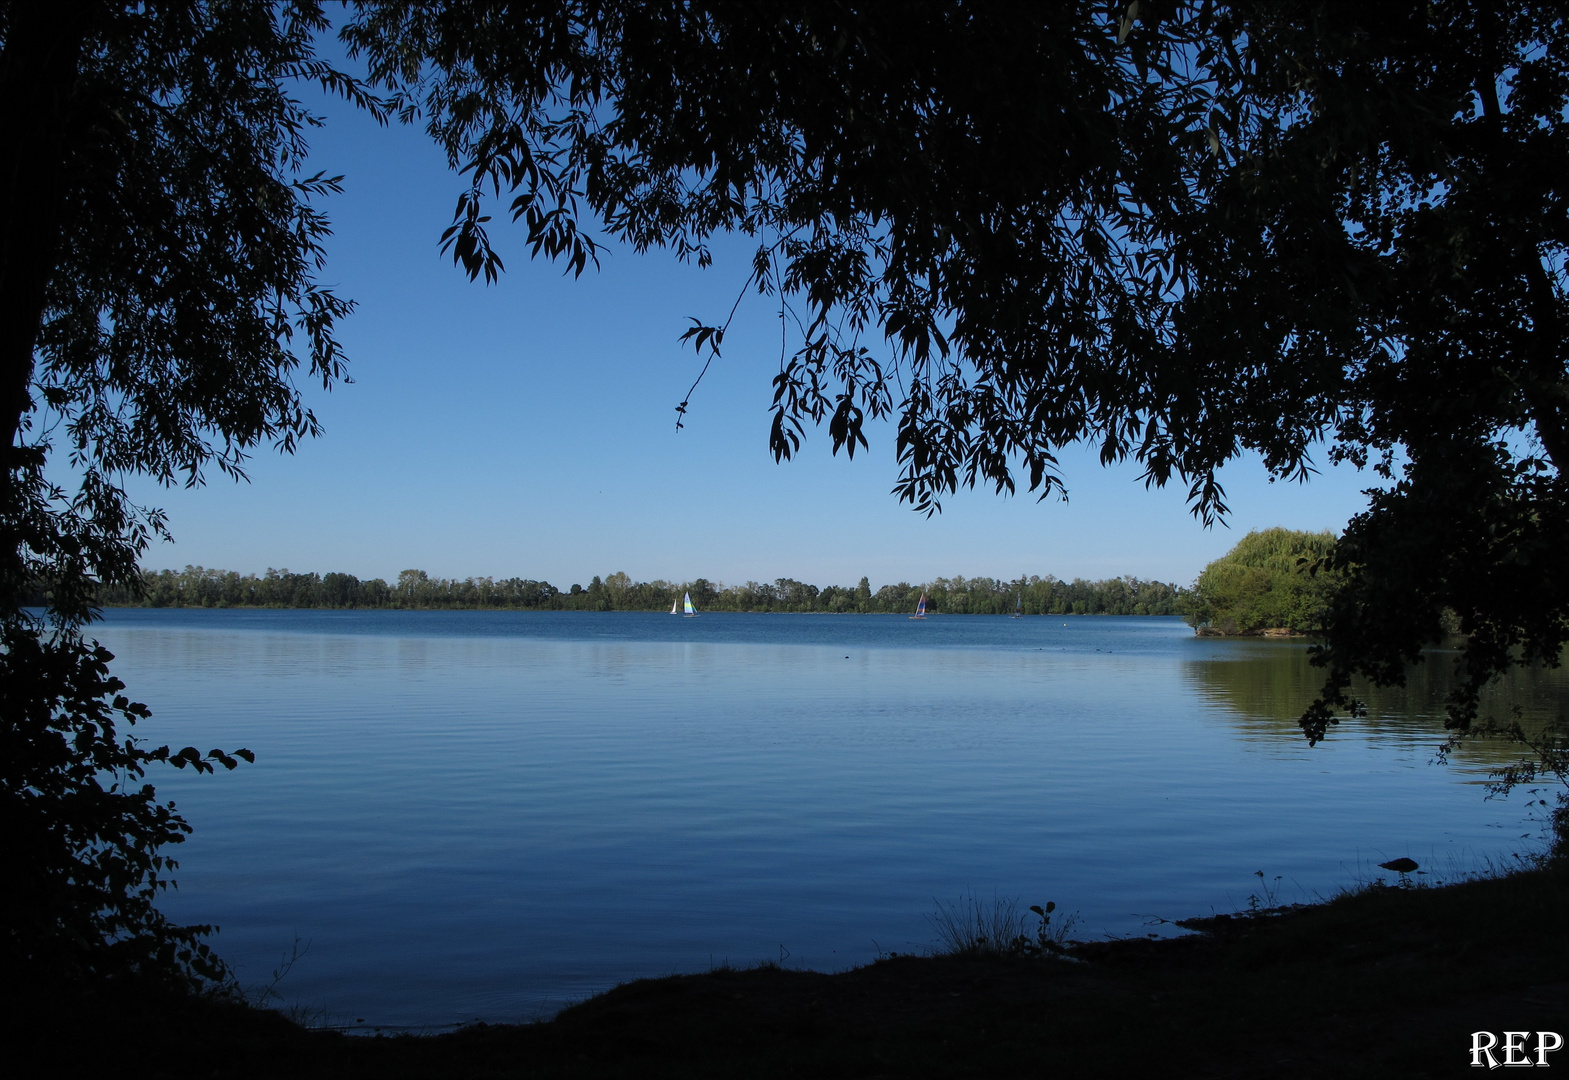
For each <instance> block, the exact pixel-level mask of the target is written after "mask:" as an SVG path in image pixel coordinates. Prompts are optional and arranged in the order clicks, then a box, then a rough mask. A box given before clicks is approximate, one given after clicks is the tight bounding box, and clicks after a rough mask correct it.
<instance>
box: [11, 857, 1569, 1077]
mask: <svg viewBox="0 0 1569 1080" xmlns="http://www.w3.org/2000/svg"><path fill="white" fill-rule="evenodd" d="M1566 898H1569V873H1565V872H1564V871H1563V869H1561V868H1560V869H1555V870H1533V871H1529V872H1522V873H1517V874H1512V875H1509V876H1505V877H1500V878H1492V879H1486V880H1479V881H1472V882H1467V883H1463V884H1459V885H1452V886H1447V887H1444V888H1435V889H1399V888H1390V887H1376V888H1372V889H1368V890H1364V891H1362V892H1360V893H1357V894H1355V895H1350V896H1345V897H1342V898H1339V899H1337V900H1334V901H1331V902H1329V903H1326V904H1322V905H1317V906H1313V907H1303V908H1294V909H1290V910H1285V911H1281V912H1278V913H1273V914H1268V915H1264V916H1259V917H1246V916H1233V917H1230V918H1228V917H1225V916H1221V917H1217V918H1210V919H1202V920H1194V921H1192V922H1190V923H1185V924H1184V925H1186V926H1188V927H1190V928H1191V929H1194V930H1197V931H1198V933H1195V934H1193V935H1191V936H1188V937H1185V938H1180V939H1170V940H1161V941H1151V940H1125V941H1113V942H1100V943H1090V944H1083V945H1079V946H1076V947H1074V950H1073V955H1074V959H1073V960H1071V961H1065V960H1046V961H1042V960H1028V959H1005V958H980V957H964V956H943V957H930V958H927V957H919V958H918V957H896V958H892V959H888V960H884V961H880V962H878V963H875V964H872V965H869V966H867V967H863V968H858V969H856V970H853V971H848V972H843V973H840V974H835V975H823V974H817V973H814V972H801V971H789V970H783V969H780V968H775V967H762V968H755V969H749V970H719V971H712V972H708V973H705V974H699V975H682V976H674V977H671V978H665V979H648V980H641V981H638V982H634V983H629V984H627V985H625V986H621V987H618V988H617V989H615V990H612V991H610V992H609V993H606V994H602V995H600V996H598V997H595V998H593V999H591V1000H589V1001H586V1002H584V1003H582V1004H580V1005H577V1006H574V1007H573V1008H570V1009H568V1010H566V1011H565V1012H563V1013H561V1014H560V1016H558V1017H557V1018H556V1019H555V1020H552V1021H550V1022H549V1023H542V1024H532V1025H525V1026H517V1027H509V1026H477V1027H473V1028H467V1029H464V1030H462V1031H458V1032H455V1033H452V1034H446V1035H439V1036H428V1037H409V1036H404V1037H395V1038H367V1037H349V1036H344V1035H340V1034H336V1033H332V1032H321V1031H311V1030H307V1029H304V1028H300V1027H297V1026H295V1025H293V1024H291V1023H290V1022H288V1021H287V1020H285V1019H284V1018H282V1017H280V1016H277V1015H276V1014H273V1013H268V1012H263V1011H260V1010H254V1009H249V1008H245V1007H242V1006H236V1005H229V1004H223V1003H220V1002H213V1001H196V1002H193V1001H189V1000H185V1001H172V1002H171V1001H167V1000H163V1001H160V1000H157V999H152V998H148V997H135V996H133V997H129V998H126V997H121V998H119V999H116V1000H110V999H108V998H99V999H97V1000H95V1001H93V1002H90V1003H78V1004H77V1005H75V1006H73V1007H70V1008H60V1007H57V1006H48V1007H45V1006H40V1005H39V1004H38V1003H28V1002H26V1000H25V996H21V997H19V996H17V995H15V994H14V991H15V990H16V989H17V988H15V987H9V988H8V991H11V992H13V993H12V996H13V1005H12V1008H11V1009H10V1010H9V1011H8V1014H7V1020H8V1023H9V1025H10V1026H11V1027H12V1029H13V1030H12V1032H11V1033H10V1038H8V1039H7V1044H8V1051H10V1052H11V1053H13V1054H23V1053H25V1049H24V1048H25V1047H26V1046H28V1045H31V1046H33V1047H37V1048H41V1049H42V1050H43V1051H44V1052H45V1053H46V1054H47V1058H46V1060H48V1061H49V1062H50V1064H49V1066H48V1067H47V1068H46V1069H44V1070H43V1071H40V1072H39V1073H37V1075H78V1076H93V1077H107V1076H115V1077H133V1076H134V1077H171V1078H185V1077H219V1078H229V1077H235V1078H239V1077H246V1078H249V1077H289V1078H291V1080H306V1078H315V1077H323V1078H325V1077H333V1078H350V1077H410V1078H412V1077H473V1078H480V1077H585V1078H586V1077H628V1078H630V1077H638V1078H644V1077H785V1076H802V1077H819V1076H847V1077H951V1076H987V1077H996V1076H1032V1077H1038V1076H1050V1075H1060V1076H1113V1075H1119V1074H1128V1073H1133V1072H1140V1073H1144V1074H1147V1075H1152V1076H1154V1075H1179V1074H1180V1075H1199V1076H1217V1077H1229V1076H1237V1077H1241V1076H1258V1075H1270V1076H1324V1075H1335V1076H1367V1077H1375V1076H1376V1077H1388V1076H1446V1075H1458V1074H1461V1073H1462V1072H1464V1073H1465V1074H1468V1075H1475V1074H1474V1073H1472V1072H1471V1068H1470V1057H1471V1054H1470V1048H1471V1045H1472V1033H1473V1032H1478V1031H1490V1032H1494V1033H1498V1035H1499V1037H1500V1040H1502V1037H1503V1033H1504V1032H1507V1031H1515V1032H1519V1031H1524V1032H1529V1033H1530V1036H1529V1038H1528V1040H1526V1042H1527V1045H1528V1046H1529V1047H1530V1056H1531V1058H1532V1061H1533V1062H1534V1060H1535V1054H1536V1047H1537V1045H1538V1041H1539V1040H1538V1039H1537V1036H1536V1033H1537V1032H1540V1031H1552V1032H1557V1033H1559V1034H1560V1035H1563V1036H1565V1037H1566V1041H1569V920H1566V918H1565V915H1566V913H1569V907H1566V904H1565V900H1566ZM1546 1041H1547V1042H1549V1043H1550V1042H1551V1041H1552V1040H1551V1039H1548V1040H1546ZM8 1056H10V1055H8ZM1495 1056H1496V1057H1497V1059H1498V1060H1499V1063H1500V1064H1503V1050H1502V1042H1501V1041H1500V1047H1499V1049H1498V1050H1496V1051H1495ZM13 1060H27V1058H26V1057H13ZM1547 1060H1548V1062H1549V1064H1551V1065H1558V1066H1560V1067H1569V1050H1564V1051H1560V1052H1557V1053H1551V1054H1549V1056H1548V1058H1547ZM1484 1064H1485V1062H1484ZM13 1075H15V1074H13Z"/></svg>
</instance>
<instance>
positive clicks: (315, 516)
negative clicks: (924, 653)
mask: <svg viewBox="0 0 1569 1080" xmlns="http://www.w3.org/2000/svg"><path fill="white" fill-rule="evenodd" d="M321 107H322V110H323V112H324V113H326V114H327V115H328V120H329V123H328V125H327V127H326V128H325V129H323V130H320V131H317V132H316V133H315V134H314V136H313V138H312V147H313V155H312V156H313V165H315V166H316V167H319V168H321V169H324V170H327V171H329V172H330V173H342V174H343V175H344V188H345V190H344V193H343V194H342V195H341V196H338V197H335V198H333V199H330V200H328V201H327V202H326V204H325V208H326V210H327V212H328V214H329V216H330V217H331V218H332V221H333V225H334V233H335V235H334V237H333V238H332V240H331V241H330V246H329V250H330V255H331V261H330V263H329V265H328V267H327V270H326V271H325V273H324V275H323V280H324V281H325V282H327V283H330V284H331V285H332V286H333V287H334V288H336V289H337V290H338V291H339V292H340V293H341V294H342V295H345V296H348V297H352V298H354V299H355V300H356V301H358V303H359V309H358V311H357V312H356V313H355V314H354V315H353V317H352V318H350V319H349V320H348V321H347V322H346V323H345V324H344V325H343V326H342V327H341V339H342V341H343V343H344V345H345V347H346V349H347V352H348V354H349V356H350V359H351V370H352V373H353V378H354V380H355V381H354V383H353V384H352V385H347V386H339V387H337V388H336V389H335V390H333V391H332V392H331V393H330V394H324V393H322V392H321V390H320V387H319V386H316V387H312V388H307V392H306V393H307V398H308V400H309V401H310V403H311V405H312V406H313V407H314V408H315V411H316V413H317V416H318V417H319V418H320V419H321V420H322V422H323V423H324V425H325V427H326V434H325V435H324V436H323V437H322V438H321V439H318V440H314V441H312V442H310V443H308V444H306V445H305V446H303V447H302V448H301V449H300V450H299V451H298V452H297V453H296V454H295V455H294V456H292V457H287V456H282V455H279V454H277V453H272V452H265V451H264V452H262V453H259V454H258V455H257V457H256V458H255V459H254V461H253V462H252V468H251V470H250V472H251V478H252V479H251V483H249V484H242V485H235V484H232V483H230V482H229V481H227V480H226V479H224V478H223V477H222V476H221V475H217V474H214V476H212V477H211V478H209V485H208V486H207V487H205V488H200V489H197V490H193V491H187V490H183V489H174V490H164V489H160V488H157V487H156V486H155V485H151V484H148V483H147V482H145V481H137V482H134V483H133V484H132V485H131V491H132V493H133V494H134V495H135V496H136V497H137V498H138V500H139V501H142V502H145V503H150V504H152V505H156V506H161V507H163V508H164V509H165V510H166V511H167V512H168V514H169V520H170V525H171V528H172V530H173V533H174V536H175V542H174V543H173V544H172V545H170V544H159V545H156V546H155V547H154V548H153V549H151V550H150V551H149V552H148V553H147V555H146V557H145V558H144V565H146V566H149V567H152V568H163V567H173V568H179V567H181V566H184V565H186V564H197V565H203V566H208V567H220V568H223V569H229V570H239V571H242V572H253V573H260V572H262V571H264V570H265V569H267V568H268V567H278V568H285V567H287V568H289V569H292V570H296V571H307V570H315V571H319V572H323V573H325V572H327V571H332V570H341V571H347V572H349V573H353V574H356V575H358V576H360V577H362V578H364V577H385V578H391V577H393V576H395V575H396V574H397V573H398V571H400V570H403V569H406V568H419V569H423V570H426V571H428V572H429V573H430V574H431V575H432V576H439V577H460V578H461V577H468V576H471V575H491V576H494V577H512V576H520V577H531V578H538V579H543V580H547V581H550V582H552V583H553V584H555V585H556V586H558V587H560V588H563V589H565V588H566V587H568V586H569V585H571V584H572V583H574V582H579V583H583V584H586V583H587V582H588V580H589V578H591V577H592V576H593V575H595V574H600V575H604V574H608V573H610V572H612V571H616V570H624V571H626V572H627V573H628V574H630V575H631V576H632V577H633V578H635V579H639V580H647V579H652V578H657V577H662V578H666V579H670V580H677V581H680V580H690V579H692V578H695V577H698V576H704V577H707V578H709V579H710V580H714V581H719V582H722V583H724V584H736V583H740V582H743V581H746V580H748V579H753V580H759V581H769V580H773V579H774V578H778V577H793V578H797V579H800V580H803V581H808V582H811V583H814V584H817V585H826V584H853V583H854V582H855V581H856V580H857V579H859V578H860V577H861V576H862V575H863V574H864V575H867V576H869V577H870V578H871V581H872V587H873V588H874V589H875V588H878V587H880V586H881V585H884V584H887V583H889V582H893V581H900V580H906V581H911V582H920V581H925V580H930V579H931V578H933V577H937V576H944V577H947V576H952V575H954V574H964V575H966V576H974V575H988V576H995V577H1002V578H1012V577H1015V576H1017V575H1019V574H1041V575H1045V574H1055V575H1057V576H1058V577H1062V578H1072V577H1088V578H1103V577H1115V576H1120V575H1123V574H1133V575H1136V576H1139V577H1143V578H1157V579H1161V580H1166V581H1174V582H1177V583H1179V584H1187V583H1189V582H1191V581H1192V579H1193V578H1194V577H1195V576H1196V575H1197V573H1198V572H1199V570H1201V569H1202V568H1203V566H1204V564H1205V563H1207V562H1208V561H1210V560H1211V559H1214V558H1217V557H1218V556H1220V555H1221V554H1223V553H1224V552H1225V551H1226V550H1227V549H1228V548H1229V547H1230V546H1231V545H1232V544H1233V543H1235V542H1236V540H1237V539H1239V538H1240V537H1241V536H1242V535H1243V534H1244V533H1246V532H1247V531H1248V530H1249V529H1253V528H1267V527H1269V526H1272V525H1285V526H1288V527H1291V528H1301V529H1324V528H1328V529H1334V530H1336V531H1338V530H1339V529H1340V528H1341V527H1342V526H1343V525H1344V524H1345V522H1346V520H1347V518H1348V517H1350V516H1351V515H1352V514H1353V513H1355V512H1357V511H1358V510H1359V509H1361V507H1362V506H1363V505H1364V503H1365V498H1364V496H1362V495H1361V494H1360V490H1361V489H1362V488H1363V487H1367V486H1370V485H1371V484H1372V482H1373V480H1374V478H1373V477H1372V476H1371V474H1357V473H1355V472H1354V471H1352V470H1349V469H1330V468H1328V467H1327V466H1325V467H1324V472H1323V473H1322V474H1321V475H1320V476H1318V477H1316V478H1314V479H1313V480H1312V481H1311V482H1310V483H1308V484H1307V485H1299V484H1295V483H1274V484H1271V483H1270V482H1269V481H1268V477H1267V476H1266V475H1265V473H1264V471H1263V469H1262V468H1261V467H1260V466H1259V465H1258V464H1257V463H1256V462H1253V461H1239V462H1237V463H1235V464H1233V465H1232V466H1229V467H1228V468H1227V470H1226V471H1225V473H1224V476H1223V482H1224V484H1225V487H1226V491H1227V494H1228V502H1229V504H1230V505H1231V507H1232V514H1231V517H1230V519H1229V528H1228V527H1217V528H1215V529H1212V530H1206V529H1204V528H1203V527H1202V526H1201V525H1200V524H1199V523H1198V522H1197V521H1196V520H1195V519H1194V518H1192V517H1191V516H1190V515H1189V513H1188V511H1187V506H1186V504H1185V499H1184V496H1185V492H1184V491H1182V490H1176V489H1172V490H1166V491H1153V492H1147V491H1145V489H1144V487H1143V485H1142V484H1141V483H1140V482H1139V481H1138V479H1137V474H1138V470H1137V468H1136V467H1132V466H1126V467H1120V468H1110V469H1103V468H1101V467H1100V466H1099V465H1098V463H1097V462H1096V459H1095V455H1094V454H1093V452H1090V451H1084V452H1079V451H1076V450H1070V451H1068V452H1067V453H1065V454H1064V456H1063V464H1064V469H1065V472H1064V477H1065V479H1066V481H1067V483H1068V488H1069V496H1070V500H1069V501H1068V502H1067V503H1063V502H1060V501H1057V500H1055V499H1053V500H1050V501H1047V502H1044V503H1040V502H1037V501H1035V499H1034V497H1033V496H1028V495H1021V496H1018V497H1014V498H1003V497H999V496H997V495H994V494H992V493H990V492H989V491H986V492H963V493H961V494H960V495H958V496H957V497H952V498H950V499H948V500H946V501H945V504H944V512H943V513H942V514H941V515H939V516H937V517H935V518H931V519H927V518H925V517H923V516H921V515H918V514H914V513H912V512H911V511H910V510H909V509H908V508H907V507H905V506H904V505H902V504H900V503H898V502H897V500H896V499H895V497H894V496H893V495H891V494H890V489H891V487H892V486H893V483H894V481H895V479H896V477H897V468H896V464H895V461H894V453H893V431H892V429H891V428H890V427H884V428H882V429H881V430H877V429H869V431H868V434H869V437H870V438H871V441H872V446H871V453H869V454H858V455H857V456H856V458H855V460H854V461H853V462H852V461H848V460H846V459H845V458H844V456H843V455H840V456H839V457H837V458H836V457H834V456H833V455H832V454H831V453H830V445H831V444H830V442H829V440H828V438H827V433H826V430H823V431H815V432H811V433H809V436H808V440H807V442H806V444H805V446H804V447H803V451H802V453H801V454H800V455H799V456H798V458H797V459H796V460H795V461H793V462H789V463H785V464H782V465H776V464H775V463H774V461H773V459H772V458H771V456H770V455H769V452H768V439H767V436H768V425H769V411H768V405H769V402H770V400H771V387H770V379H771V378H772V376H773V375H774V374H775V373H776V372H777V370H778V361H779V324H778V319H777V314H776V312H775V311H773V310H770V306H769V301H768V300H766V299H764V298H761V297H756V296H753V297H751V298H750V299H749V300H747V301H743V303H742V305H741V309H740V312H739V314H738V316H737V319H736V323H735V324H734V327H733V329H732V331H731V333H730V335H729V337H728V338H727V339H726V342H725V350H724V357H723V358H722V360H720V361H717V362H716V363H715V364H714V365H713V367H712V368H710V370H709V372H708V375H707V377H706V378H705V380H704V382H703V384H702V386H701V387H700V388H699V389H698V391H697V394H696V395H695V397H694V398H693V402H692V409H691V412H690V414H689V418H688V420H687V422H686V427H685V429H684V430H681V431H679V432H678V431H676V430H675V412H674V407H675V405H676V403H677V402H679V401H680V400H681V399H682V397H683V395H684V394H685V393H686V390H687V387H688V386H689V385H690V384H691V382H692V380H693V378H694V377H695V376H696V373H697V371H698V370H699V367H700V363H699V361H698V360H697V359H696V358H695V356H694V354H693V352H692V351H691V349H690V348H689V347H684V346H682V345H680V344H679V343H678V341H677V339H678V337H679V335H680V334H681V332H682V330H684V329H685V328H686V326H688V325H689V323H688V317H689V316H696V317H699V318H702V319H703V320H704V321H706V322H718V321H722V319H723V317H724V314H725V312H727V311H728V310H729V307H730V305H731V303H733V302H734V300H735V297H736V295H737V293H738V291H739V290H740V288H741V285H742V283H743V281H744V278H745V273H746V270H745V263H746V259H747V256H748V254H749V249H748V248H747V247H746V246H745V244H744V243H739V244H733V245H721V246H720V248H719V249H718V252H719V256H720V257H719V259H718V260H717V262H716V265H715V266H713V267H712V268H710V269H708V270H699V269H697V268H696V267H695V266H686V265H683V264H681V263H679V262H678V261H677V260H676V259H675V258H674V257H673V256H670V255H668V254H664V253H659V252H655V253H652V254H650V255H647V256H638V255H636V254H634V253H632V252H630V251H626V250H620V249H611V250H610V251H609V252H608V253H607V256H606V257H605V258H604V260H603V266H602V269H600V270H599V271H597V272H595V271H594V270H593V269H592V268H591V269H590V270H589V271H588V272H586V273H585V274H584V275H583V277H582V278H580V279H576V280H574V279H573V278H571V277H570V276H563V275H562V273H561V270H560V268H559V267H557V266H554V265H552V264H550V263H546V262H530V260H529V259H528V256H527V250H526V249H525V248H524V246H523V245H522V234H521V230H517V229H514V228H512V227H511V226H509V225H507V224H505V223H501V222H498V223H497V225H496V227H495V228H494V230H493V238H494V239H495V240H496V241H497V245H498V248H499V249H500V250H501V253H502V256H503V258H504V259H506V262H507V272H506V273H505V274H504V275H503V277H502V279H501V282H500V283H499V284H498V285H493V286H489V287H487V286H485V285H483V284H476V283H472V282H470V281H469V280H468V279H467V278H466V277H465V276H464V275H463V274H462V273H461V272H460V271H459V270H457V269H456V268H455V267H453V266H452V264H451V261H450V259H448V258H447V257H445V256H443V255H441V254H440V252H439V250H438V239H439V237H440V234H441V231H442V230H443V229H444V228H445V227H446V226H447V224H448V223H449V222H450V219H451V213H452V207H453V204H454V202H455V201H456V198H457V195H458V193H459V191H460V190H461V188H462V184H461V181H460V180H459V179H458V178H456V177H455V176H454V175H453V174H451V173H450V172H449V171H448V170H447V168H446V165H445V161H444V159H443V158H442V156H441V154H440V153H438V152H437V150H436V149H435V148H434V146H433V145H432V144H431V143H430V142H429V141H428V139H426V137H425V136H424V135H423V134H422V133H421V132H420V130H419V129H417V128H406V127H392V128H378V127H377V126H376V125H375V123H374V122H373V121H371V120H369V119H368V118H367V117H365V116H363V115H359V114H356V113H354V112H353V111H352V110H350V109H348V108H346V107H344V106H342V105H341V104H337V103H324V104H323V105H322V106H321ZM499 216H500V214H499V212H498V217H499Z"/></svg>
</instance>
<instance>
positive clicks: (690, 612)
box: [670, 593, 697, 619]
mask: <svg viewBox="0 0 1569 1080" xmlns="http://www.w3.org/2000/svg"><path fill="white" fill-rule="evenodd" d="M683 603H685V604H686V610H685V611H683V612H682V613H681V617H682V618H684V619H695V618H697V608H695V607H693V606H692V594H691V593H687V594H686V595H685V597H683ZM670 610H671V611H674V610H675V608H674V606H672V607H671V609H670Z"/></svg>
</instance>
